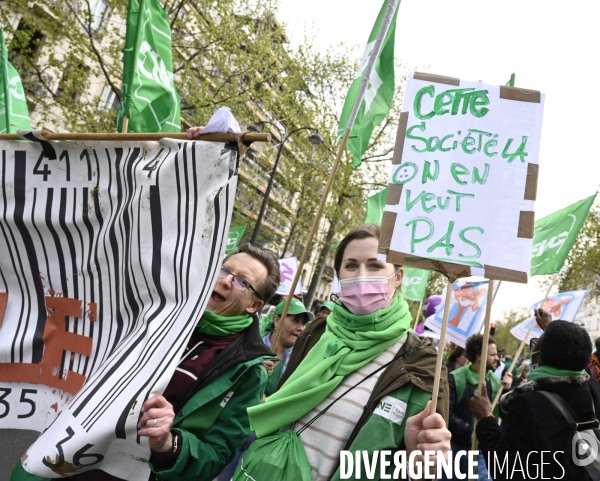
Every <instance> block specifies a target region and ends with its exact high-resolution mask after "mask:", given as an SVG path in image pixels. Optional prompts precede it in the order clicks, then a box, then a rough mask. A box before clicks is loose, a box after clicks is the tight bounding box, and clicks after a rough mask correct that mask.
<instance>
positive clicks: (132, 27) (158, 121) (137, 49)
mask: <svg viewBox="0 0 600 481" xmlns="http://www.w3.org/2000/svg"><path fill="white" fill-rule="evenodd" d="M121 91H122V95H121V97H122V99H121V106H122V108H121V111H120V112H119V117H118V119H117V129H118V130H119V132H121V131H122V125H123V117H125V116H126V117H128V119H129V124H128V129H127V131H128V132H181V120H180V114H181V103H180V101H179V95H178V94H177V89H176V88H175V82H174V81H173V55H172V51H171V28H170V26H169V21H168V19H167V13H166V12H165V10H164V9H163V8H162V7H161V6H160V5H159V3H158V0H141V1H140V2H139V3H138V2H137V0H129V11H128V14H127V33H126V35H125V48H124V49H123V87H122V89H121Z"/></svg>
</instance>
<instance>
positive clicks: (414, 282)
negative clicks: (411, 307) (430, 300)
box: [402, 267, 430, 302]
mask: <svg viewBox="0 0 600 481" xmlns="http://www.w3.org/2000/svg"><path fill="white" fill-rule="evenodd" d="M429 272H430V271H426V270H425V269H417V268H416V267H405V268H404V277H403V278H402V294H404V297H405V298H406V299H408V300H409V301H419V302H420V301H422V300H423V297H425V290H426V289H427V281H428V280H429Z"/></svg>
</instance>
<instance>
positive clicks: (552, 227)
mask: <svg viewBox="0 0 600 481" xmlns="http://www.w3.org/2000/svg"><path fill="white" fill-rule="evenodd" d="M595 199H596V194H594V195H593V196H591V197H588V198H587V199H583V200H581V201H579V202H577V203H575V204H573V205H570V206H569V207H566V208H564V209H562V210H559V211H558V212H555V213H554V214H550V215H549V216H546V217H544V218H542V219H540V220H538V221H537V222H536V223H535V230H534V233H533V248H532V249H531V275H532V276H536V275H539V274H556V273H557V272H558V271H560V270H561V269H562V266H563V265H564V263H565V260H567V256H568V255H569V252H570V251H571V248H572V247H573V244H574V243H575V240H576V239H577V236H578V235H579V231H581V228H582V227H583V223H584V222H585V218H586V217H587V215H588V212H589V211H590V208H591V207H592V204H593V203H594V200H595Z"/></svg>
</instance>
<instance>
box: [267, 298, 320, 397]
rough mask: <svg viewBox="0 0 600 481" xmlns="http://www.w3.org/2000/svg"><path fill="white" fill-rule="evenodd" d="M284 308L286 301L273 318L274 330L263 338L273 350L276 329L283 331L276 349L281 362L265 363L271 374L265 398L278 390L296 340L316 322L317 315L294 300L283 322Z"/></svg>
mask: <svg viewBox="0 0 600 481" xmlns="http://www.w3.org/2000/svg"><path fill="white" fill-rule="evenodd" d="M284 306H285V301H282V302H280V303H279V304H278V305H277V307H276V308H275V313H274V317H273V330H272V331H271V332H268V333H267V334H266V335H265V336H264V337H263V342H264V343H265V345H266V346H267V347H268V348H269V349H271V350H273V334H274V333H275V331H276V329H278V328H279V329H280V330H281V334H280V336H279V341H278V342H277V347H276V349H275V355H276V356H277V358H278V359H280V361H264V362H263V365H264V366H265V367H266V368H267V372H268V373H269V381H268V382H267V388H266V389H265V396H270V395H271V394H273V393H274V392H275V391H276V390H277V384H278V383H279V380H280V379H281V376H282V375H283V373H284V372H285V368H286V367H287V365H288V362H289V360H290V356H291V354H292V349H293V348H294V344H295V343H296V339H298V336H299V335H300V334H302V331H304V328H305V327H306V325H307V324H308V323H309V322H312V321H314V320H315V315H314V314H313V313H312V312H310V311H309V310H308V309H306V307H304V304H302V301H299V300H298V299H296V298H294V299H292V302H291V303H290V308H289V309H288V313H287V316H286V318H285V320H284V321H283V322H282V321H281V314H283V308H284ZM319 312H320V311H319ZM279 326H281V327H279Z"/></svg>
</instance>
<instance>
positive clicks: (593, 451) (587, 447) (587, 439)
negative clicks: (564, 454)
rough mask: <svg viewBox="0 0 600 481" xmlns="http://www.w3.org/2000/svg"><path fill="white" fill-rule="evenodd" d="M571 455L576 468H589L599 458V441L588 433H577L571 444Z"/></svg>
mask: <svg viewBox="0 0 600 481" xmlns="http://www.w3.org/2000/svg"><path fill="white" fill-rule="evenodd" d="M571 448H572V449H571V454H572V457H573V463H574V464H575V465H576V466H588V465H589V464H592V463H593V462H594V461H595V460H596V458H597V457H598V439H597V438H596V436H592V435H591V434H588V433H584V432H581V433H576V434H575V436H574V437H573V441H572V443H571Z"/></svg>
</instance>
